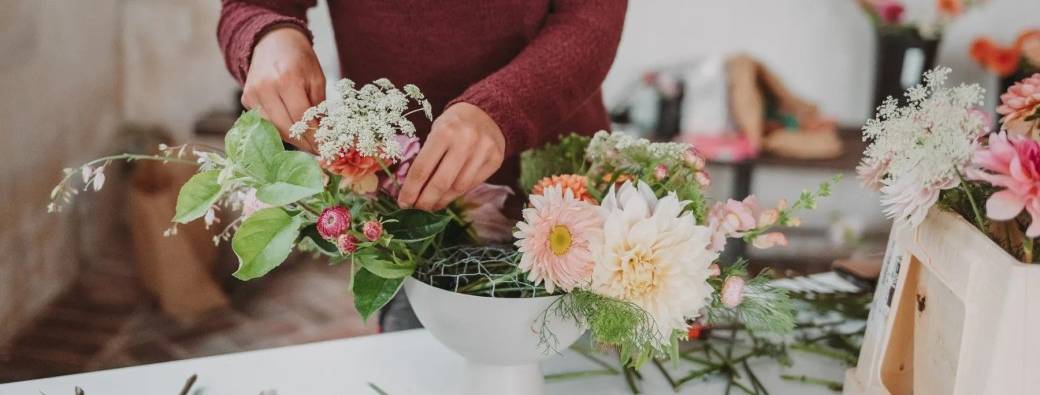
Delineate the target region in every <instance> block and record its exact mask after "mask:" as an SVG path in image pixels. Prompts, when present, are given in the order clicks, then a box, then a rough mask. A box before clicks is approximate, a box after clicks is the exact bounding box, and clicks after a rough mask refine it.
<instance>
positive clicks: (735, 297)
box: [722, 276, 744, 309]
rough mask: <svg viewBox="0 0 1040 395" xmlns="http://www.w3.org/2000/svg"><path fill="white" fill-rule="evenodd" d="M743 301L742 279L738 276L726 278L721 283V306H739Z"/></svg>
mask: <svg viewBox="0 0 1040 395" xmlns="http://www.w3.org/2000/svg"><path fill="white" fill-rule="evenodd" d="M743 301H744V278H743V277H740V276H729V277H726V281H725V282H724V283H722V304H723V305H725V306H726V307H729V308H731V309H732V308H735V307H737V306H740V303H741V302H743Z"/></svg>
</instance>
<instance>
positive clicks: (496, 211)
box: [459, 184, 516, 243]
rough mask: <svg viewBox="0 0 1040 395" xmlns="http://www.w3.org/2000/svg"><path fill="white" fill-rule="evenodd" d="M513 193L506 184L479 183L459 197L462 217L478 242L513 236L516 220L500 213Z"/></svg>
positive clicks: (497, 240)
mask: <svg viewBox="0 0 1040 395" xmlns="http://www.w3.org/2000/svg"><path fill="white" fill-rule="evenodd" d="M512 194H513V190H512V189H510V188H509V187H507V186H502V185H492V184H480V185H478V186H477V187H476V188H473V189H471V190H470V191H469V192H466V194H465V195H462V197H461V198H459V206H461V207H462V217H463V219H465V220H466V221H468V222H469V224H470V226H471V227H472V228H473V231H474V233H475V235H476V237H477V241H478V242H480V243H503V242H507V241H509V240H512V238H513V225H515V224H516V221H514V220H511V219H509V218H508V217H506V216H505V214H503V213H502V209H503V208H504V207H505V204H506V198H508V197H509V196H510V195H512Z"/></svg>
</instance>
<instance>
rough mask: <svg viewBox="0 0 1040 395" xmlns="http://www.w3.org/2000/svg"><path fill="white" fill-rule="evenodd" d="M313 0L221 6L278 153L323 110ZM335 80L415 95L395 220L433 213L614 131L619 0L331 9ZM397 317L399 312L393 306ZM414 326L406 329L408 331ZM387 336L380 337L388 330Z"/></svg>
mask: <svg viewBox="0 0 1040 395" xmlns="http://www.w3.org/2000/svg"><path fill="white" fill-rule="evenodd" d="M315 1H316V0H222V9H221V15H220V23H219V25H218V27H217V37H218V40H219V42H220V47H221V50H222V51H223V53H224V58H225V62H226V64H227V67H228V70H230V71H231V74H232V75H234V77H235V78H236V79H237V80H238V81H239V82H240V83H242V84H243V91H244V93H243V95H242V104H243V105H244V106H245V107H246V108H253V107H257V106H260V107H261V108H262V109H263V111H264V114H265V116H266V117H268V118H269V119H270V120H271V121H272V122H273V123H274V124H275V125H276V126H277V127H278V129H279V131H280V132H281V133H282V137H283V139H285V141H286V142H289V143H291V144H294V145H297V146H298V147H299V148H301V149H304V150H309V151H314V149H313V147H312V146H311V145H310V143H309V142H306V141H299V140H294V139H289V138H288V137H287V136H288V128H289V126H290V125H291V124H292V123H293V122H294V121H296V120H299V119H300V118H301V116H302V115H303V112H304V110H306V109H307V108H308V107H311V106H313V105H316V104H317V103H319V102H321V101H322V100H324V96H325V78H324V75H323V73H322V70H321V66H320V65H319V64H318V59H317V56H316V55H315V53H314V50H313V48H312V45H311V39H312V36H311V32H310V30H308V28H307V19H306V12H307V9H308V8H310V7H313V6H314V5H315ZM328 6H329V12H330V14H331V17H332V27H333V31H334V34H335V40H336V47H337V49H338V51H339V59H340V71H341V72H342V74H343V75H344V76H346V77H347V78H350V79H352V80H354V81H355V82H357V83H358V84H365V83H369V82H371V81H374V80H376V79H378V78H381V77H386V78H389V79H390V80H391V81H393V82H394V83H395V84H398V85H399V86H400V85H403V84H405V83H411V84H415V85H416V86H418V87H419V88H420V89H421V90H422V91H423V93H424V94H425V95H426V97H427V98H429V100H430V102H431V103H432V104H433V109H434V117H435V118H434V121H433V122H432V124H430V123H429V122H427V121H425V119H421V120H420V119H416V128H417V130H418V131H419V134H420V137H422V138H424V143H423V146H422V149H421V150H420V152H419V155H418V156H417V157H416V159H415V161H414V162H413V164H412V167H411V170H410V171H409V174H408V176H407V177H406V179H405V182H404V185H403V186H402V189H401V193H400V196H399V197H398V203H399V204H400V205H401V206H402V207H416V208H420V209H424V210H434V209H439V208H442V207H444V206H446V205H447V204H448V203H450V202H451V201H452V200H454V199H455V198H457V197H459V196H461V195H462V194H463V193H465V192H466V191H468V190H469V189H471V188H473V187H475V186H477V185H479V184H481V183H483V182H485V181H488V182H492V183H496V184H503V185H510V186H514V185H515V184H516V180H517V175H518V172H519V170H518V169H519V159H518V156H517V154H519V153H520V152H522V151H523V150H525V149H528V148H531V147H536V146H539V145H542V144H544V143H545V142H548V141H551V140H553V139H555V138H556V137H557V136H560V135H562V134H566V133H570V132H577V133H582V134H591V133H594V132H596V131H597V130H601V129H608V128H609V121H608V119H607V113H606V109H605V107H604V105H603V98H602V93H601V91H600V85H601V84H602V82H603V79H604V78H605V77H606V75H607V71H608V70H609V69H610V66H611V64H612V63H613V60H614V55H615V53H616V51H617V46H618V42H619V40H620V38H621V30H622V27H623V25H624V18H625V11H626V7H627V0H480V1H474V0H439V1H423V0H328ZM391 309H393V307H391ZM405 326H409V325H405ZM384 327H386V325H385V326H384Z"/></svg>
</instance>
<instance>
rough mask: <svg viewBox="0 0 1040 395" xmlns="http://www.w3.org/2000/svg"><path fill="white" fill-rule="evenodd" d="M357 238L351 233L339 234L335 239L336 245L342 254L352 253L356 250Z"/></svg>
mask: <svg viewBox="0 0 1040 395" xmlns="http://www.w3.org/2000/svg"><path fill="white" fill-rule="evenodd" d="M357 243H358V239H357V238H356V237H354V235H351V234H343V235H340V236H339V237H338V238H337V239H336V246H337V247H339V250H340V252H342V253H344V254H353V253H355V252H357V250H358V245H357Z"/></svg>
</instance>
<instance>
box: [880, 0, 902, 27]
mask: <svg viewBox="0 0 1040 395" xmlns="http://www.w3.org/2000/svg"><path fill="white" fill-rule="evenodd" d="M874 11H875V12H877V15H878V18H880V19H881V22H882V23H885V24H888V25H894V24H898V23H899V22H900V21H902V19H903V12H904V11H906V8H905V7H903V3H901V2H899V1H897V0H878V1H875V2H874Z"/></svg>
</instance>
